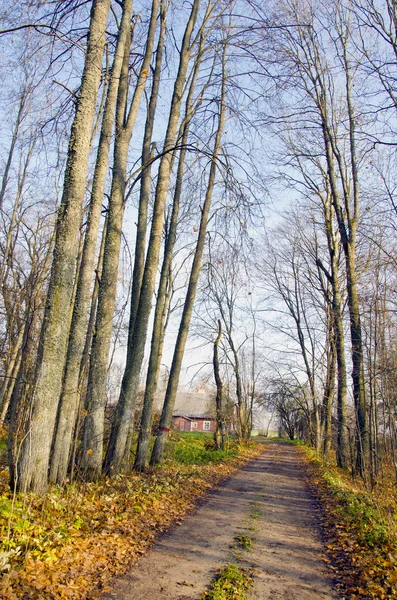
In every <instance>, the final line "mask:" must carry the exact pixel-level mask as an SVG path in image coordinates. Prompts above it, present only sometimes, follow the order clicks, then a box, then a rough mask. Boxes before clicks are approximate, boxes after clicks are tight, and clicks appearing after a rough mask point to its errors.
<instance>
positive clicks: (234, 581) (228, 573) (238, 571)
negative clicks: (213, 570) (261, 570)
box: [200, 565, 253, 600]
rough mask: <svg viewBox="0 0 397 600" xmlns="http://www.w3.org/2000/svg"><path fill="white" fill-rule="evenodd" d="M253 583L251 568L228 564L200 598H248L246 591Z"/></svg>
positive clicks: (230, 599) (245, 599)
mask: <svg viewBox="0 0 397 600" xmlns="http://www.w3.org/2000/svg"><path fill="white" fill-rule="evenodd" d="M252 585H253V574H252V571H251V570H250V569H243V568H241V567H238V566H237V565H226V567H224V568H223V569H222V571H221V572H220V573H219V575H218V576H217V577H216V578H215V579H214V581H213V582H212V584H211V587H210V589H209V590H208V591H207V592H205V594H203V595H202V596H201V598H200V600H247V596H246V592H247V591H248V590H249V589H250V588H251V587H252Z"/></svg>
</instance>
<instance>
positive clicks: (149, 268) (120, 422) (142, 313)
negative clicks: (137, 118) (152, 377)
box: [104, 0, 200, 475]
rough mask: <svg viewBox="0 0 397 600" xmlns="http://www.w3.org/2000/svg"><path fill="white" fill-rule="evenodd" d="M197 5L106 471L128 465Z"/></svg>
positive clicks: (178, 86)
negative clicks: (129, 441)
mask: <svg viewBox="0 0 397 600" xmlns="http://www.w3.org/2000/svg"><path fill="white" fill-rule="evenodd" d="M199 5H200V0H194V2H193V4H192V9H191V13H190V16H189V20H188V23H187V25H186V28H185V33H184V37H183V42H182V47H181V50H180V58H179V68H178V74H177V78H176V81H175V84H174V92H173V96H172V102H171V109H170V115H169V120H168V127H167V133H166V138H165V143H164V151H163V152H164V153H163V156H162V159H161V162H160V166H159V173H158V178H157V187H156V195H155V204H154V209H153V218H152V227H151V232H150V240H149V246H148V253H147V258H146V264H145V270H144V274H143V279H142V285H141V293H140V298H139V306H138V310H137V315H136V318H135V324H134V331H133V334H132V336H131V338H130V344H129V346H128V350H127V364H126V368H125V372H124V377H123V382H122V387H121V393H120V398H119V402H118V405H117V411H116V416H115V419H114V422H113V426H112V431H111V436H110V442H109V446H108V451H107V454H106V459H105V465H104V468H105V472H106V473H107V474H108V475H113V474H117V473H119V472H120V471H122V470H123V469H124V468H126V467H127V465H124V464H123V459H124V457H125V456H126V454H127V453H126V444H127V441H128V439H129V431H130V427H131V421H132V419H133V416H134V408H135V398H136V392H137V388H138V384H139V376H140V372H141V366H142V361H143V356H144V350H145V343H146V336H147V329H148V322H149V316H150V312H151V306H152V298H153V292H154V286H155V281H156V273H157V267H158V262H159V255H160V248H161V236H162V232H163V222H164V207H165V201H166V196H167V191H168V187H169V182H170V176H171V166H172V152H171V149H172V148H173V146H174V144H175V138H176V134H177V131H178V122H179V116H180V110H181V102H182V95H183V87H184V85H185V80H186V74H187V69H188V66H189V61H190V56H191V52H192V46H191V43H190V39H191V35H192V32H193V28H194V25H195V22H196V19H197V13H198V9H199Z"/></svg>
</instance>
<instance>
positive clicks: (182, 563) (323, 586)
mask: <svg viewBox="0 0 397 600" xmlns="http://www.w3.org/2000/svg"><path fill="white" fill-rule="evenodd" d="M266 445H267V450H266V452H265V453H264V454H263V455H261V456H260V457H258V458H256V459H255V460H254V461H252V462H250V463H248V464H247V465H245V466H244V467H243V468H242V469H240V470H239V471H238V472H237V473H235V474H234V475H232V476H231V477H230V478H228V479H227V480H226V481H224V482H223V483H221V484H220V485H218V486H217V488H216V489H215V490H214V491H212V492H211V493H210V494H209V496H208V497H207V499H206V500H205V501H203V502H202V503H201V506H199V507H198V508H197V509H196V510H195V511H194V513H193V514H191V515H190V516H189V517H187V518H186V520H185V521H183V522H181V523H180V524H179V526H176V527H175V528H174V529H173V530H171V532H169V533H167V534H165V535H163V536H162V538H161V539H160V540H159V541H158V543H157V544H156V545H155V547H154V548H153V549H152V550H151V551H150V552H149V553H148V554H147V555H146V556H144V557H142V558H140V559H139V560H138V562H137V563H136V564H135V565H134V566H133V567H132V569H131V570H130V571H129V572H128V573H127V574H125V575H124V576H122V577H117V578H115V579H114V580H113V581H112V582H111V584H110V587H111V591H109V592H107V593H106V594H105V595H104V596H103V599H106V600H114V599H115V598H116V599H117V600H143V599H145V598H150V600H160V599H162V600H166V599H169V600H198V599H199V598H202V597H208V598H210V597H211V598H217V596H216V595H213V596H209V595H208V596H205V592H206V590H208V588H209V585H210V583H211V581H213V580H214V579H216V576H217V573H219V572H220V571H221V570H222V569H223V568H225V567H226V565H230V564H233V565H237V566H238V567H239V568H240V569H241V571H242V572H243V573H245V574H247V573H249V579H250V581H251V582H252V583H251V586H252V587H251V589H250V590H249V591H248V592H247V597H248V598H249V599H250V600H251V599H252V600H253V599H262V600H263V599H265V598H266V600H287V599H288V600H326V599H327V600H331V599H336V598H340V597H341V596H340V595H339V594H338V593H337V591H336V589H335V584H334V581H333V577H334V575H333V574H331V571H330V570H327V567H326V566H325V564H324V560H325V562H327V559H325V558H324V556H325V555H324V547H323V543H322V541H321V533H320V529H319V523H320V522H321V521H322V518H321V511H320V508H319V505H318V503H317V502H316V501H315V500H314V499H313V497H312V495H311V493H310V492H309V490H308V488H307V485H306V482H305V474H306V467H305V464H304V462H303V460H302V453H301V451H300V450H299V449H298V448H296V447H294V446H292V445H290V444H287V443H283V442H269V443H267V444H266ZM207 594H208V592H207ZM221 597H223V596H219V598H221ZM233 597H240V596H233ZM241 597H242V596H241Z"/></svg>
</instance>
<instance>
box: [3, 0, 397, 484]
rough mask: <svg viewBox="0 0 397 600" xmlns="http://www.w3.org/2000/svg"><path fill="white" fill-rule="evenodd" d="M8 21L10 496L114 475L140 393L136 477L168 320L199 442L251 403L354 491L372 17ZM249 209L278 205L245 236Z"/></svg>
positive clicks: (391, 70)
mask: <svg viewBox="0 0 397 600" xmlns="http://www.w3.org/2000/svg"><path fill="white" fill-rule="evenodd" d="M31 5H32V6H31V7H30V9H29V11H30V10H31V14H30V12H29V11H27V12H26V13H24V14H21V13H20V12H19V7H18V6H15V5H14V3H12V2H10V3H9V5H7V7H6V9H5V11H4V13H3V14H2V15H1V19H2V23H3V25H2V26H1V31H0V33H1V34H2V37H1V39H2V42H3V44H4V47H5V50H6V53H7V56H8V64H7V65H6V67H5V71H6V72H5V75H7V81H8V88H7V89H6V90H5V101H6V103H7V107H8V106H9V105H10V100H11V99H12V100H13V103H14V107H13V118H12V124H11V127H10V132H9V134H8V136H7V138H6V140H5V143H4V145H3V149H4V153H3V157H4V158H3V165H4V170H3V178H2V186H1V190H0V210H1V217H2V227H1V250H2V256H3V261H2V264H1V270H0V284H1V310H2V312H3V315H4V327H3V328H2V330H1V352H2V358H3V366H2V385H1V391H0V418H1V420H2V421H4V422H7V424H8V426H9V444H8V448H9V465H10V471H11V481H12V484H13V485H14V486H16V488H17V489H18V490H23V491H24V490H33V491H35V492H38V493H43V492H44V491H45V490H46V488H47V485H48V483H49V482H56V483H60V484H64V483H65V482H66V481H67V480H68V478H69V477H70V476H74V475H75V472H76V468H77V470H78V473H79V475H80V476H81V477H83V478H84V479H86V480H95V479H97V478H98V477H100V476H101V475H102V474H106V475H110V476H111V475H114V474H117V473H120V472H125V471H127V470H128V469H129V468H130V466H131V448H132V443H133V439H134V415H135V411H136V404H137V402H136V401H137V397H138V394H140V393H141V388H143V395H144V402H143V411H142V416H141V419H140V425H139V428H138V429H139V430H138V432H137V433H138V442H137V448H136V451H135V455H134V467H135V468H136V469H138V470H141V469H144V468H145V466H146V464H147V462H148V460H149V449H150V442H151V438H152V420H153V402H154V398H155V394H156V389H157V385H158V379H159V373H160V369H161V363H162V360H163V359H162V357H163V355H164V348H167V343H166V332H167V330H168V331H170V328H169V324H171V334H172V338H173V342H172V360H171V361H170V363H171V366H170V370H169V377H168V381H167V386H166V393H165V402H164V407H163V411H162V415H161V420H160V425H159V428H158V431H157V435H156V440H155V444H154V448H153V451H152V454H151V459H150V462H151V464H153V465H154V464H156V463H158V462H159V461H161V460H162V457H163V454H164V449H165V443H166V440H167V435H168V431H169V428H170V426H171V422H172V411H173V406H174V401H175V395H176V391H177V388H178V384H179V380H180V376H181V370H182V366H183V358H184V355H185V349H186V344H187V340H188V334H189V329H190V326H191V323H192V324H193V326H194V333H195V335H196V336H200V337H201V338H203V339H205V340H206V342H207V344H208V348H209V349H210V350H209V351H210V353H211V358H210V359H209V361H208V362H210V363H211V375H212V371H213V372H214V379H215V382H216V389H217V414H218V429H217V436H216V437H217V443H218V444H221V443H222V440H221V438H222V423H221V414H222V398H224V396H225V393H226V392H225V390H227V389H230V390H231V392H230V395H231V396H232V397H233V399H234V401H235V404H236V414H237V431H238V434H239V436H240V437H241V438H243V439H246V438H248V437H249V434H250V430H251V427H252V418H253V408H254V405H255V403H257V402H262V403H266V404H267V405H268V406H272V407H276V409H277V411H278V413H279V416H280V418H281V419H282V422H283V424H284V427H285V428H286V429H287V430H288V432H289V434H290V435H295V434H296V432H299V434H300V435H303V436H307V438H308V439H309V440H310V441H311V442H312V443H313V444H314V445H315V446H316V447H317V449H319V450H322V451H324V452H329V451H330V449H331V448H335V449H336V454H337V460H338V464H339V465H340V466H341V467H343V468H348V467H349V466H352V467H353V469H354V470H355V471H357V472H358V473H360V474H361V476H363V477H368V476H371V477H372V478H374V477H375V476H376V473H377V470H378V468H379V461H380V459H381V454H382V453H381V450H382V449H388V448H391V450H392V451H393V453H394V452H395V451H396V444H397V437H396V427H395V411H396V401H395V397H394V392H393V382H394V371H395V364H394V355H395V348H394V347H395V320H394V293H395V292H394V284H393V281H394V277H395V264H396V263H395V248H394V234H395V231H394V227H395V222H396V221H395V219H396V204H395V200H394V185H395V184H394V173H395V164H394V159H395V156H394V123H395V106H396V103H395V100H396V95H395V82H396V48H397V42H396V34H395V32H396V27H395V24H396V22H397V16H396V8H395V6H394V3H393V2H392V0H382V2H375V1H374V0H366V1H365V2H359V3H357V4H355V3H354V2H353V1H351V2H342V1H341V0H333V2H332V3H331V4H327V5H324V4H323V3H322V2H320V1H318V0H312V1H308V0H286V1H285V2H283V3H282V4H280V3H279V2H277V3H274V4H273V3H266V6H262V3H255V2H254V1H249V0H244V1H241V2H236V1H232V0H228V1H224V0H208V1H207V2H200V0H193V1H192V2H191V3H190V4H188V5H187V4H184V5H183V6H179V5H178V4H177V3H173V2H170V1H169V0H152V2H147V3H142V5H141V6H140V7H139V12H134V10H136V8H135V9H134V7H133V5H132V1H131V0H123V2H115V3H113V2H111V0H93V1H92V2H90V3H88V4H84V5H80V4H78V3H73V2H72V3H70V2H63V1H61V0H60V1H59V2H57V3H56V4H55V10H54V12H53V13H51V14H48V13H46V10H47V9H46V7H45V6H44V5H42V4H41V3H35V2H33V3H31ZM88 11H89V12H88ZM82 50H83V52H82ZM3 110H4V106H3ZM68 131H70V134H69V133H67V132H68ZM60 181H61V183H60ZM280 195H281V197H280ZM265 196H267V197H268V198H269V197H271V196H274V198H275V199H276V198H277V202H278V203H279V206H283V207H284V209H283V210H280V209H278V216H277V217H275V216H270V217H269V223H268V225H267V227H266V233H265V234H264V233H263V232H264V221H263V200H264V197H265ZM275 201H276V200H275ZM363 206H364V210H363V208H362V207H363ZM269 214H271V213H269ZM274 220H276V221H277V224H276V225H273V223H272V221H274ZM132 241H133V243H134V246H135V249H134V252H133V259H132V260H131V261H129V260H128V259H124V258H123V256H126V255H128V252H129V246H130V245H131V242H132ZM122 251H124V252H122ZM129 269H130V270H131V272H130V273H129V272H128V270H129ZM126 282H127V284H126ZM126 288H128V290H129V291H128V293H126V291H125V290H126ZM153 301H154V310H153V311H152V303H153ZM127 304H128V311H126V310H125V308H126V305H127ZM194 307H196V308H194ZM126 318H128V323H126ZM270 332H271V333H270ZM168 339H170V338H168ZM123 340H124V346H125V348H124V349H125V352H126V361H125V368H124V372H123V376H122V381H121V382H120V390H119V394H118V400H117V403H116V406H115V408H114V411H113V416H112V420H111V423H110V425H108V411H107V402H108V393H107V386H108V382H109V373H110V371H109V369H110V363H111V362H112V361H114V360H116V361H117V360H118V356H119V354H120V349H119V345H120V343H122V342H123ZM168 344H169V342H168ZM145 349H146V350H147V352H146V355H147V368H146V369H143V364H144V358H145ZM350 371H351V376H350ZM142 377H143V379H144V381H143V380H142Z"/></svg>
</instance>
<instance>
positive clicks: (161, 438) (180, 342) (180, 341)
mask: <svg viewBox="0 0 397 600" xmlns="http://www.w3.org/2000/svg"><path fill="white" fill-rule="evenodd" d="M226 47H227V46H226V42H224V46H223V53H222V83H221V96H220V100H219V122H218V129H217V132H216V136H215V143H214V149H213V153H212V162H211V168H210V173H209V178H208V185H207V191H206V196H205V200H204V204H203V208H202V211H201V220H200V228H199V234H198V240H197V245H196V250H195V254H194V259H193V265H192V270H191V273H190V278H189V284H188V289H187V293H186V298H185V303H184V307H183V313H182V318H181V323H180V326H179V330H178V336H177V340H176V345H175V350H174V356H173V359H172V365H171V370H170V377H169V379H168V385H167V390H166V394H165V400H164V406H163V411H162V414H161V419H160V426H159V431H158V434H157V437H156V441H155V444H154V448H153V452H152V456H151V459H150V464H151V465H156V464H158V463H159V462H160V461H161V460H162V458H163V455H164V450H165V445H166V441H167V437H168V432H169V429H170V427H171V423H172V412H173V409H174V404H175V398H176V393H177V390H178V384H179V377H180V372H181V368H182V360H183V355H184V352H185V346H186V340H187V336H188V333H189V327H190V320H191V316H192V312H193V305H194V300H195V297H196V291H197V284H198V278H199V274H200V271H201V262H202V256H203V252H204V245H205V237H206V233H207V226H208V219H209V215H210V209H211V203H212V195H213V191H214V186H215V176H216V170H217V168H218V167H217V161H218V157H219V153H220V150H221V141H222V134H223V127H224V121H225V89H226Z"/></svg>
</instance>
